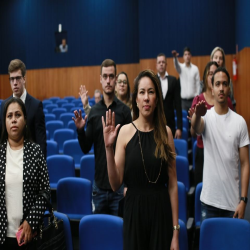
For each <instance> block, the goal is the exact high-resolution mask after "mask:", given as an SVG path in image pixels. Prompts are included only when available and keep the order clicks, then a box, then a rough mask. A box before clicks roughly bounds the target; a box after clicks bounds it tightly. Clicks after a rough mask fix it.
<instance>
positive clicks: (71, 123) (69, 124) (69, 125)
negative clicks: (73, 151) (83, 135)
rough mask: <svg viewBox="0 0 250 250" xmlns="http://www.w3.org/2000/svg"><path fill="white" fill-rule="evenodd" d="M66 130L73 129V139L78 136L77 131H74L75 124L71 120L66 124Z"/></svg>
mask: <svg viewBox="0 0 250 250" xmlns="http://www.w3.org/2000/svg"><path fill="white" fill-rule="evenodd" d="M67 128H70V129H73V130H74V131H75V138H77V136H78V134H77V131H76V125H75V122H74V121H72V120H71V121H69V122H68V124H67Z"/></svg>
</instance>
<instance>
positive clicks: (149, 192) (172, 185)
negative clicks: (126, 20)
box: [102, 70, 179, 250]
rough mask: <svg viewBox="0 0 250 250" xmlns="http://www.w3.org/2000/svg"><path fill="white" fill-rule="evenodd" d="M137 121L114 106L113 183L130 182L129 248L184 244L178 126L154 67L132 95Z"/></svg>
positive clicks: (109, 135) (110, 134) (108, 140)
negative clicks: (174, 128)
mask: <svg viewBox="0 0 250 250" xmlns="http://www.w3.org/2000/svg"><path fill="white" fill-rule="evenodd" d="M132 105H133V122H132V123H130V124H128V125H125V126H123V127H122V128H121V131H120V133H119V135H118V139H117V143H116V152H115V155H114V149H113V146H114V144H115V141H116V136H117V132H118V130H119V127H120V125H116V124H117V123H116V122H115V120H116V117H117V114H115V112H112V111H111V110H109V111H108V112H106V124H105V122H104V117H103V118H102V124H103V137H104V141H105V148H106V156H107V163H108V175H109V181H110V184H111V187H112V189H113V190H114V191H115V190H118V189H119V188H120V186H121V185H122V182H123V180H124V182H125V183H126V184H127V186H128V191H127V194H126V196H125V207H124V217H123V221H124V227H123V232H124V241H123V242H124V248H123V249H124V250H144V249H152V250H162V249H174V250H177V249H179V244H178V235H179V232H178V231H179V225H178V188H177V177H176V166H175V149H174V142H173V136H172V132H171V130H170V128H169V127H166V119H165V116H164V111H163V103H162V94H161V89H160V83H159V79H158V77H157V76H156V75H155V74H154V72H153V71H150V70H145V71H142V72H141V73H140V74H139V75H138V77H137V78H136V80H135V86H134V93H133V95H132Z"/></svg>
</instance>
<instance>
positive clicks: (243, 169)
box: [233, 145, 249, 219]
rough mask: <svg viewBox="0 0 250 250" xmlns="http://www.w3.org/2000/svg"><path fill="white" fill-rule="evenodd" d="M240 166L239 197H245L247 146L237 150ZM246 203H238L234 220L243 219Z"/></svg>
mask: <svg viewBox="0 0 250 250" xmlns="http://www.w3.org/2000/svg"><path fill="white" fill-rule="evenodd" d="M239 154H240V165H241V196H242V197H247V192H248V184H249V150H248V145H247V146H245V147H242V148H240V149H239ZM245 209H246V203H245V202H244V201H240V203H239V205H238V206H237V208H236V211H235V213H234V216H233V217H234V218H236V217H238V218H239V219H244V215H245Z"/></svg>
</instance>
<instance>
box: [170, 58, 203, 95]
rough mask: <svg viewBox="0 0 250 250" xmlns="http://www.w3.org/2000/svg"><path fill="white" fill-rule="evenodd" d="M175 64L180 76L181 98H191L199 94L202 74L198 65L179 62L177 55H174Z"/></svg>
mask: <svg viewBox="0 0 250 250" xmlns="http://www.w3.org/2000/svg"><path fill="white" fill-rule="evenodd" d="M174 66H175V69H176V70H177V72H178V73H179V76H180V84H181V98H182V99H191V98H194V97H195V96H197V95H199V88H200V74H199V70H198V67H197V66H196V65H194V64H192V63H190V65H189V66H186V64H185V63H179V61H178V59H177V57H174Z"/></svg>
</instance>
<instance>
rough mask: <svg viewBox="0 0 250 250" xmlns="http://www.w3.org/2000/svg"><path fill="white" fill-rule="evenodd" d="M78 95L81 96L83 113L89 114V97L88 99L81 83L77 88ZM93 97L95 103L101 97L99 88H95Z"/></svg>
mask: <svg viewBox="0 0 250 250" xmlns="http://www.w3.org/2000/svg"><path fill="white" fill-rule="evenodd" d="M79 96H80V97H81V101H82V105H83V109H84V113H85V114H86V115H89V112H90V110H91V107H90V105H89V99H88V91H87V90H86V87H85V85H81V86H80V89H79ZM94 97H95V103H98V102H99V101H101V99H102V92H101V90H99V89H96V90H95V92H94Z"/></svg>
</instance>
